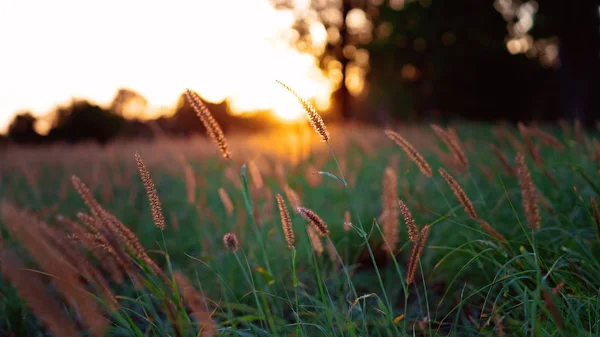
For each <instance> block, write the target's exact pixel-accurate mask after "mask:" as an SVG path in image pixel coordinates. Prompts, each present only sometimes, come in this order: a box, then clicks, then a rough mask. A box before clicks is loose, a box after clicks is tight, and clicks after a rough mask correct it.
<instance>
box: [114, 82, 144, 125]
mask: <svg viewBox="0 0 600 337" xmlns="http://www.w3.org/2000/svg"><path fill="white" fill-rule="evenodd" d="M147 107H148V100H146V98H145V97H144V96H142V95H140V94H139V93H137V92H135V91H133V90H131V89H127V88H121V89H119V90H118V91H117V93H116V94H115V97H114V98H113V100H112V102H111V104H110V108H109V110H110V111H111V112H112V113H114V114H116V115H119V116H123V117H125V118H135V117H139V116H140V115H142V114H143V113H144V112H145V110H146V109H147Z"/></svg>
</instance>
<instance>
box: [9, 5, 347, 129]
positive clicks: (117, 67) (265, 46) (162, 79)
mask: <svg viewBox="0 0 600 337" xmlns="http://www.w3.org/2000/svg"><path fill="white" fill-rule="evenodd" d="M31 8H35V9H36V10H35V11H32V10H31ZM91 13H93V15H91ZM294 22H295V17H294V12H293V11H289V10H287V11H286V10H277V9H275V8H274V7H273V6H271V4H270V3H269V0H232V1H197V0H174V1H172V2H169V3H161V2H148V1H143V0H130V1H126V2H122V1H118V0H106V1H103V2H81V1H76V0H56V1H53V2H51V3H50V2H38V1H34V0H23V1H4V2H0V32H4V33H0V45H2V46H3V48H4V50H6V51H7V52H6V53H2V54H1V55H0V74H2V76H0V132H3V131H5V130H6V126H7V123H8V122H9V121H10V119H11V118H12V115H13V114H14V113H15V112H17V111H19V110H29V111H31V112H32V113H33V114H34V115H36V116H43V115H46V114H47V113H49V112H51V111H52V109H53V108H54V107H55V106H56V105H58V104H66V103H68V102H69V101H70V99H71V98H72V97H77V98H82V99H87V100H89V101H91V102H93V103H96V104H100V105H103V106H105V107H108V105H109V104H110V102H111V100H112V98H113V97H114V95H115V93H116V92H117V90H118V89H119V88H130V89H132V90H134V91H136V92H138V93H139V94H141V95H142V96H144V97H145V98H146V99H147V101H148V105H147V109H145V111H144V113H143V114H142V115H139V116H138V117H141V118H150V117H156V115H157V114H158V113H161V114H164V113H166V114H168V113H169V112H171V111H172V110H171V109H170V107H173V106H175V105H176V103H177V100H178V98H179V95H181V94H182V93H183V90H184V89H185V88H190V89H193V90H194V91H196V92H198V93H199V94H200V96H201V97H202V98H203V99H205V100H206V101H208V102H211V103H220V102H222V101H224V100H226V101H227V102H228V104H229V107H230V110H231V111H232V113H233V114H243V113H253V112H257V111H266V110H268V111H272V112H273V115H274V116H276V117H277V118H278V119H280V120H282V121H286V122H293V121H296V120H300V118H301V117H302V116H303V112H302V111H301V108H300V107H299V105H298V102H297V101H295V100H294V97H293V96H291V95H289V93H285V92H284V90H282V89H281V88H280V87H278V85H277V84H276V83H275V82H274V81H275V80H276V79H280V80H282V81H283V82H284V83H287V84H289V85H290V86H292V87H293V88H294V89H295V90H297V91H298V93H299V94H300V95H301V96H302V97H303V98H306V99H308V100H310V101H311V102H313V103H314V104H315V106H316V107H317V109H319V110H321V111H323V110H326V109H327V108H328V107H329V105H330V96H331V92H332V91H333V90H334V88H335V86H336V85H337V84H338V83H337V82H336V81H335V80H334V77H332V76H330V75H331V74H327V73H324V72H323V71H321V69H320V68H319V66H318V64H319V62H318V58H317V57H316V56H315V55H312V54H310V53H309V52H305V51H300V50H298V49H296V48H295V47H294V43H295V42H296V40H295V39H297V34H294V32H295V31H294V30H293V25H294ZM6 32H11V33H10V34H9V33H6ZM311 32H315V35H316V38H315V39H314V42H313V43H314V44H315V46H314V47H315V48H321V47H322V44H323V43H324V41H325V39H326V38H327V36H326V31H325V28H324V27H323V26H322V25H321V24H320V23H318V22H316V23H313V24H312V25H311ZM317 33H318V34H317ZM338 82H339V81H338Z"/></svg>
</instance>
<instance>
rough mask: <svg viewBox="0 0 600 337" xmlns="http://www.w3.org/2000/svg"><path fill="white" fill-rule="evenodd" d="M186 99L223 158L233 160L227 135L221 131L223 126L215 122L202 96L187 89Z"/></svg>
mask: <svg viewBox="0 0 600 337" xmlns="http://www.w3.org/2000/svg"><path fill="white" fill-rule="evenodd" d="M185 97H186V98H187V100H188V102H189V103H190V105H191V106H192V108H193V109H194V111H195V112H196V114H197V115H198V117H199V118H200V121H201V122H202V124H203V125H204V128H205V129H206V132H207V133H208V135H209V136H210V138H212V139H213V141H214V142H215V143H216V144H217V146H219V149H220V150H221V153H222V154H223V157H225V158H231V153H229V148H228V147H227V139H225V134H223V130H221V126H219V123H217V121H216V120H215V118H214V117H213V115H212V114H211V113H210V111H209V110H208V107H206V105H205V104H204V102H202V99H200V96H198V94H196V93H194V92H192V91H191V90H190V89H185Z"/></svg>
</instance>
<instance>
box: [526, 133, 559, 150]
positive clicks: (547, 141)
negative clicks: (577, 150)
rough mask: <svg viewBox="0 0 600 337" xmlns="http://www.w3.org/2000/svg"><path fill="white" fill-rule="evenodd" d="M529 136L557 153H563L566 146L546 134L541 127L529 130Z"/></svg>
mask: <svg viewBox="0 0 600 337" xmlns="http://www.w3.org/2000/svg"><path fill="white" fill-rule="evenodd" d="M529 135H530V136H532V137H534V138H536V139H538V140H539V141H540V142H541V143H542V144H544V145H546V146H549V147H551V148H553V149H555V150H557V151H562V150H564V149H565V146H564V145H563V144H562V143H561V142H560V141H559V140H558V139H556V137H554V136H552V135H551V134H549V133H547V132H545V131H544V130H542V129H540V128H539V127H534V128H529Z"/></svg>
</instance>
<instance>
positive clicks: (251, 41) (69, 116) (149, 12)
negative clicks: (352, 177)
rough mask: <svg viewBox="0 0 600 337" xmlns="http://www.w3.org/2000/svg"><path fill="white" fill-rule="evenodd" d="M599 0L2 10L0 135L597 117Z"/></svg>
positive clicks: (66, 2) (100, 136) (286, 1)
mask: <svg viewBox="0 0 600 337" xmlns="http://www.w3.org/2000/svg"><path fill="white" fill-rule="evenodd" d="M599 23H600V7H599V5H598V3H597V1H592V0H577V1H569V2H566V1H558V0H556V1H552V0H544V1H533V0H530V1H522V0H521V1H520V0H494V1H491V0H490V1H481V0H453V1H441V0H271V1H269V0H236V1H208V0H196V1H187V0H186V1H184V0H176V1H170V2H163V3H158V2H157V3H150V2H145V1H134V0H130V1H116V0H106V1H102V2H94V3H91V2H81V1H75V0H54V1H45V2H42V1H18V2H16V1H4V2H1V3H0V45H1V46H2V52H1V53H0V132H1V133H2V134H3V136H2V141H3V142H7V141H8V142H15V143H25V144H41V143H51V142H69V143H74V142H78V141H88V140H94V141H98V142H101V143H106V142H108V141H111V140H116V139H130V138H142V137H143V138H148V139H150V138H153V137H156V136H157V135H170V136H176V135H180V136H185V135H190V134H196V133H202V134H203V133H204V130H203V128H202V125H201V123H200V121H199V120H198V119H197V117H196V116H195V114H194V112H193V110H192V109H191V108H190V106H189V105H187V104H186V102H185V101H184V99H183V96H182V94H183V91H184V90H185V88H190V89H192V90H194V91H196V92H198V94H200V96H201V97H202V98H203V99H204V100H205V101H206V102H207V103H208V106H209V108H210V109H211V111H212V113H213V114H214V115H215V118H216V119H217V120H218V121H219V122H220V123H221V125H222V127H223V128H224V129H225V131H226V132H231V131H232V130H236V132H254V131H258V130H263V129H265V128H272V127H281V126H282V125H287V126H293V125H300V124H302V123H305V122H306V121H305V120H304V118H303V115H302V111H301V110H300V107H299V105H298V104H297V102H296V101H294V98H293V96H292V95H289V94H288V93H286V92H285V90H283V89H282V88H281V87H280V86H278V85H277V84H276V83H275V80H276V79H277V80H281V81H282V82H284V83H286V84H288V85H289V86H291V87H292V88H294V89H295V90H296V91H297V92H298V93H299V94H300V95H301V96H303V97H306V98H307V99H310V100H311V101H312V102H313V103H314V105H315V106H316V107H317V108H318V110H319V111H320V112H321V113H322V115H323V117H324V118H325V119H326V120H328V122H329V123H343V122H360V123H373V124H379V125H385V124H390V123H394V122H402V123H409V122H422V121H431V120H436V121H442V122H443V121H448V120H456V119H462V120H506V121H513V122H514V121H517V120H522V121H531V120H536V121H555V120H558V119H570V120H573V119H578V120H581V121H582V122H584V124H586V125H589V126H593V125H594V123H595V121H596V119H597V118H598V116H600V113H598V111H600V106H599V104H598V102H599V101H600V98H599V97H600V96H599V95H598V93H600V85H599V83H600V24H599Z"/></svg>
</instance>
